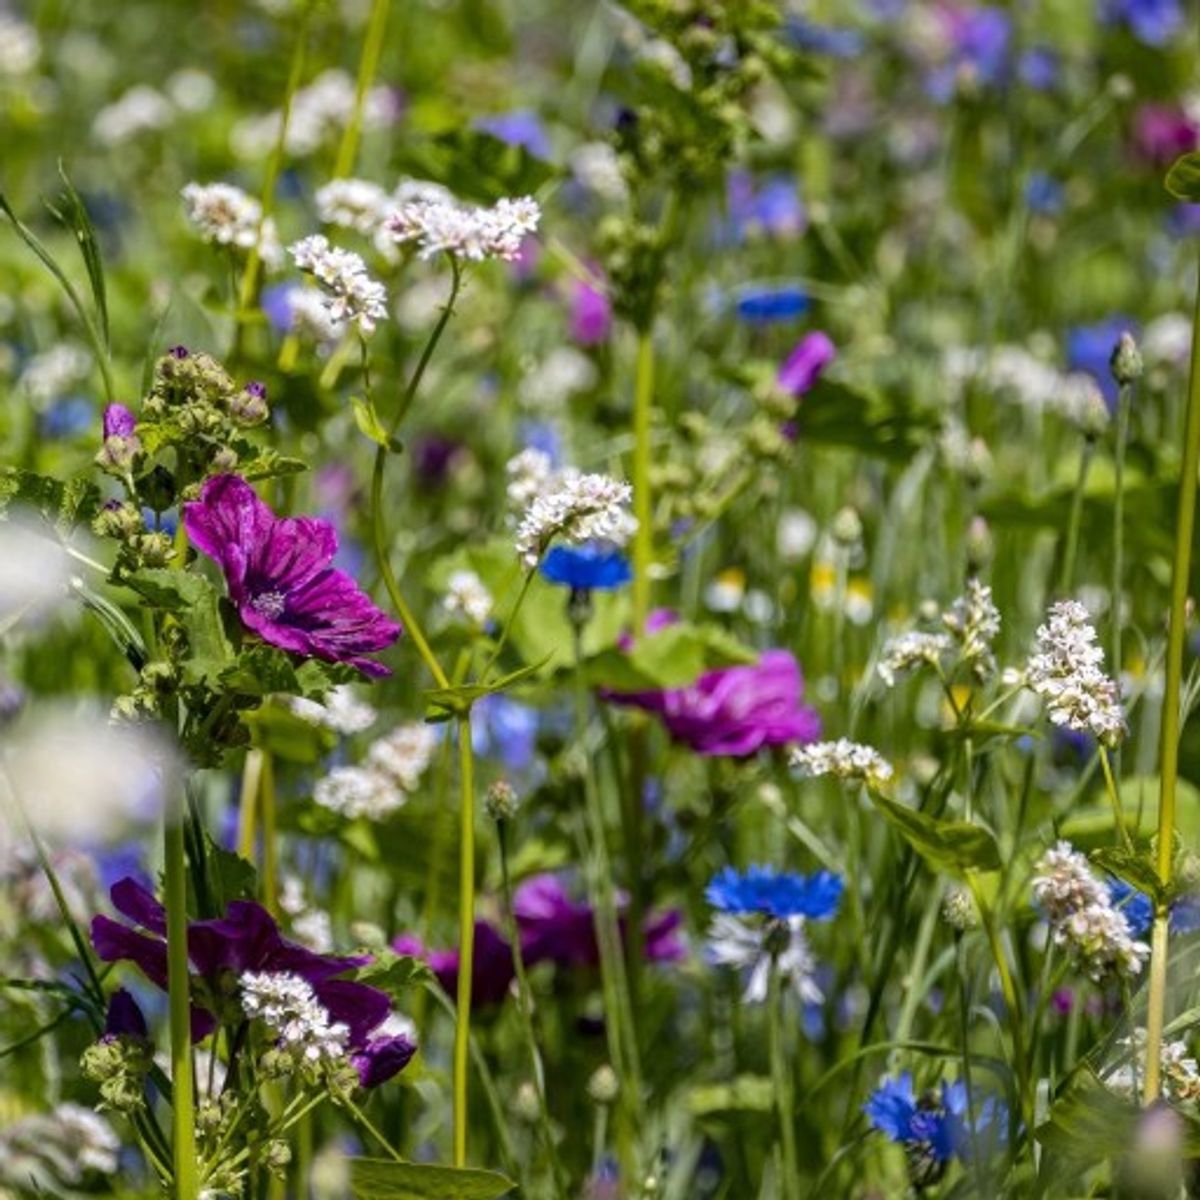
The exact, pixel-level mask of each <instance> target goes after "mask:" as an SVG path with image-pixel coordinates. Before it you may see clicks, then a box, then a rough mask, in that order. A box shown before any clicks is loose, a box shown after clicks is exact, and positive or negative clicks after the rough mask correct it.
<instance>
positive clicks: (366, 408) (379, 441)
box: [350, 396, 402, 453]
mask: <svg viewBox="0 0 1200 1200" xmlns="http://www.w3.org/2000/svg"><path fill="white" fill-rule="evenodd" d="M350 404H351V406H352V407H353V409H354V423H355V425H357V426H358V431H359V433H361V434H362V435H363V436H364V437H368V438H370V439H371V441H373V442H374V443H375V445H377V446H382V447H383V448H384V449H385V450H391V451H392V452H393V453H397V452H398V451H399V450H400V449H401V448H402V447H401V445H400V443H399V442H398V441H397V440H396V439H395V438H394V437H392V435H391V434H390V433H388V431H387V430H386V429H385V428H384V426H383V422H382V421H381V420H380V419H379V413H377V412H376V411H375V405H374V404H372V403H371V401H370V400H368V399H366V398H365V397H363V396H351V397H350Z"/></svg>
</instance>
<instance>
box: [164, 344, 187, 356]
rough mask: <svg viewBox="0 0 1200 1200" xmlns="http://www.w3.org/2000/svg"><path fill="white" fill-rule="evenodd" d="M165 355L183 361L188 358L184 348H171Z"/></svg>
mask: <svg viewBox="0 0 1200 1200" xmlns="http://www.w3.org/2000/svg"><path fill="white" fill-rule="evenodd" d="M167 353H168V354H169V355H170V356H171V357H172V358H178V359H185V358H187V357H188V354H189V351H188V348H187V347H186V346H172V347H171V348H170V350H168V351H167Z"/></svg>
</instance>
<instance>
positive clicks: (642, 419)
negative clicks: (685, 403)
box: [632, 328, 654, 637]
mask: <svg viewBox="0 0 1200 1200" xmlns="http://www.w3.org/2000/svg"><path fill="white" fill-rule="evenodd" d="M653 407H654V336H653V333H652V331H651V330H650V329H649V328H647V329H644V330H641V331H639V333H638V344H637V374H636V378H635V382H634V392H633V472H632V473H633V481H632V482H633V515H634V516H635V517H636V518H637V523H638V525H637V532H636V533H635V534H634V538H633V635H634V637H641V636H642V635H643V634H644V633H645V631H646V630H645V627H646V617H647V616H648V615H649V613H650V564H651V561H652V560H653V558H654V523H653V514H654V497H653V496H652V494H651V491H650V461H651V460H650V416H651V412H652V410H653Z"/></svg>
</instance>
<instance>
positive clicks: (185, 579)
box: [125, 567, 234, 687]
mask: <svg viewBox="0 0 1200 1200" xmlns="http://www.w3.org/2000/svg"><path fill="white" fill-rule="evenodd" d="M125 582H126V583H127V584H128V586H129V587H130V588H132V589H133V590H134V591H135V592H137V593H138V594H139V595H140V596H142V597H143V598H144V599H145V600H146V601H148V602H149V604H150V605H151V606H152V607H154V608H159V609H163V610H165V611H167V612H170V613H173V614H174V615H175V617H176V619H177V620H178V621H179V623H180V624H181V625H182V626H183V628H184V630H185V631H186V633H187V638H188V655H187V658H186V659H185V660H184V664H183V678H184V682H185V683H190V684H201V683H205V684H208V685H210V686H212V687H217V686H218V685H219V683H220V681H221V679H222V678H223V676H224V674H225V673H226V672H227V671H228V670H229V668H230V667H231V666H232V665H233V663H234V652H233V644H232V642H230V640H229V635H228V634H227V633H226V632H225V622H224V620H223V618H222V616H221V594H220V593H219V592H218V591H217V589H216V588H215V587H213V585H212V584H211V583H209V581H208V580H207V579H205V578H204V577H203V576H202V575H194V574H192V573H191V572H190V571H172V570H170V569H169V568H167V567H146V568H143V569H142V570H140V571H137V572H135V573H134V574H132V575H130V576H129V577H128V579H127V580H126V581H125Z"/></svg>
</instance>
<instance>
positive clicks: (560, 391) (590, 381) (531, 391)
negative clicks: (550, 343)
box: [521, 346, 597, 412]
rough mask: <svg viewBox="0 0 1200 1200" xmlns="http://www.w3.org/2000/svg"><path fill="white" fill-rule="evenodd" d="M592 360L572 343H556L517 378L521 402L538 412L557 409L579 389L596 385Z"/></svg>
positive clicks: (579, 390)
mask: <svg viewBox="0 0 1200 1200" xmlns="http://www.w3.org/2000/svg"><path fill="white" fill-rule="evenodd" d="M596 378H597V372H596V364H595V363H593V362H592V360H591V359H590V358H588V356H587V355H586V354H584V353H583V352H582V351H581V350H576V349H575V347H574V346H556V347H555V348H554V349H553V350H551V351H550V353H549V354H547V355H546V357H545V358H544V359H542V361H541V362H540V363H538V364H537V365H536V366H535V367H534V368H533V369H532V370H531V371H528V372H527V373H526V374H525V377H524V378H523V379H522V380H521V403H522V404H523V405H524V406H525V407H526V408H530V409H534V410H535V411H540V412H558V411H561V409H562V406H563V405H564V404H566V403H567V401H568V400H570V399H571V397H572V396H574V395H577V394H578V393H579V392H586V391H587V390H588V389H589V388H592V387H595V385H596Z"/></svg>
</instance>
